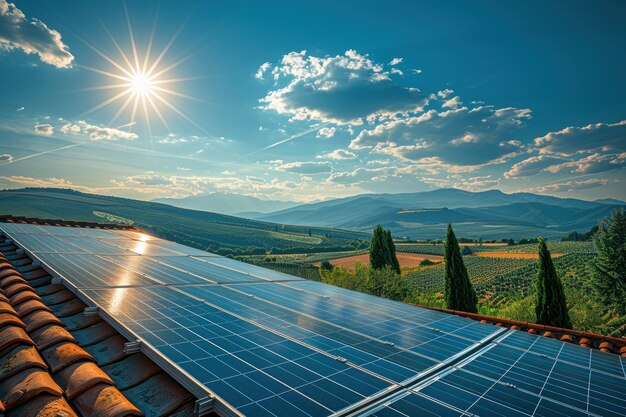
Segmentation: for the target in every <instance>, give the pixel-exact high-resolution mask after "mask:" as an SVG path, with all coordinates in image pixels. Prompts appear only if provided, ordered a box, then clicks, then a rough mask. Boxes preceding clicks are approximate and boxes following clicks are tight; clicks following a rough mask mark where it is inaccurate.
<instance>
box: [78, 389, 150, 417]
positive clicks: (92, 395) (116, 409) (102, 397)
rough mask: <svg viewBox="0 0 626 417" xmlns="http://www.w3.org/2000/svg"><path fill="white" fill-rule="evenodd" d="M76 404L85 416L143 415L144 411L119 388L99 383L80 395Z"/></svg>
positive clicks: (119, 416) (115, 416)
mask: <svg viewBox="0 0 626 417" xmlns="http://www.w3.org/2000/svg"><path fill="white" fill-rule="evenodd" d="M74 405H75V406H76V408H77V409H78V411H79V412H80V413H81V414H82V415H84V416H90V417H126V416H141V415H142V413H141V411H139V409H138V408H137V407H135V406H134V405H133V404H132V403H131V402H130V401H128V399H126V397H125V396H124V394H122V393H121V392H120V391H119V390H118V389H117V388H115V387H113V386H111V385H107V384H98V385H96V386H94V387H91V388H90V389H89V390H87V391H86V392H84V393H83V394H81V395H79V396H78V397H77V398H76V399H75V400H74Z"/></svg>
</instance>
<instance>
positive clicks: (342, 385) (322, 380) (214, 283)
mask: <svg viewBox="0 0 626 417" xmlns="http://www.w3.org/2000/svg"><path fill="white" fill-rule="evenodd" d="M0 228H1V229H2V230H3V231H4V232H5V234H6V235H8V236H9V237H10V238H11V239H13V240H14V241H15V242H16V243H17V244H18V245H19V246H21V247H23V248H24V249H25V250H26V251H27V252H28V253H29V254H30V255H31V256H33V257H34V258H36V259H37V260H39V261H41V262H42V264H43V265H44V267H45V268H47V269H48V270H49V271H50V272H51V273H52V274H54V275H55V276H57V277H59V278H62V280H63V282H64V283H66V285H68V287H70V288H72V289H73V290H74V291H75V292H77V294H78V295H79V296H81V297H82V298H83V299H85V300H86V301H88V302H89V303H91V305H92V306H96V307H99V308H100V309H101V311H102V312H103V313H104V314H105V316H106V317H107V318H112V319H113V322H112V324H113V325H114V326H116V327H117V328H118V330H120V331H122V330H123V332H124V333H125V334H130V335H132V337H133V338H136V339H137V340H138V341H140V342H141V344H142V347H143V349H146V351H147V352H150V353H152V355H151V357H157V358H160V360H162V361H163V362H162V363H161V364H162V365H164V368H166V369H172V367H173V369H175V370H176V371H177V372H176V376H177V377H178V378H179V379H184V381H181V382H185V385H186V386H188V387H189V386H193V387H197V390H196V391H195V393H196V395H199V394H198V393H203V392H204V393H208V394H210V395H212V396H214V397H215V398H216V401H218V402H219V403H220V404H223V405H225V406H226V407H228V408H229V409H230V410H234V411H235V412H237V413H240V414H243V415H248V416H295V417H297V416H329V415H337V416H339V415H371V416H381V417H383V416H384V417H396V416H414V415H422V414H424V415H428V414H430V415H454V416H460V415H468V416H469V415H524V416H534V415H537V416H541V415H615V416H623V415H626V369H625V368H626V363H624V361H623V358H620V357H619V356H617V355H613V354H607V353H602V352H599V351H596V350H588V349H584V348H581V347H578V346H575V345H571V344H565V343H562V342H559V341H556V340H551V339H547V338H542V337H538V336H534V335H530V334H527V333H523V332H518V331H514V330H506V329H504V328H500V327H496V326H491V325H486V324H482V323H479V322H477V321H473V320H469V319H465V318H461V317H458V316H454V315H449V314H445V313H441V312H436V311H432V310H428V309H423V308H419V307H415V306H410V305H407V304H403V303H399V302H394V301H389V300H385V299H382V298H378V297H373V296H370V295H366V294H361V293H357V292H353V291H349V290H344V289H342V288H338V287H333V286H329V285H326V284H322V283H319V282H313V281H306V280H303V279H301V278H298V277H294V276H291V275H287V274H283V273H280V272H275V271H271V270H267V269H263V268H259V267H257V266H253V265H249V264H245V263H242V262H238V261H235V260H232V259H229V258H224V257H221V256H218V255H216V254H211V253H208V252H204V251H200V250H198V249H193V248H189V247H186V246H184V245H180V244H177V243H174V242H169V241H165V240H161V239H158V238H155V237H152V236H148V235H145V234H142V233H139V232H136V231H118V230H100V229H80V228H66V227H54V226H37V225H27V224H24V225H22V224H0ZM165 365H166V366H165Z"/></svg>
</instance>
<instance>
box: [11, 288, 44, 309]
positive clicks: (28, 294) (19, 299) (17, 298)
mask: <svg viewBox="0 0 626 417" xmlns="http://www.w3.org/2000/svg"><path fill="white" fill-rule="evenodd" d="M28 300H39V301H41V297H40V296H38V295H37V294H35V292H34V291H22V292H20V293H17V294H16V295H14V296H13V297H9V301H10V302H11V304H12V305H13V307H15V306H17V305H18V304H21V303H23V302H24V301H28Z"/></svg>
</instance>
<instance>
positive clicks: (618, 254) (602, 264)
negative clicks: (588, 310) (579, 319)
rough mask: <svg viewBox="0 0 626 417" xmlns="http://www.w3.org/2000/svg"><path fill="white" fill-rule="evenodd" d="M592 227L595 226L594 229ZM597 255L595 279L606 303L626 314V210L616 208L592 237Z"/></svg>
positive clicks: (595, 285)
mask: <svg viewBox="0 0 626 417" xmlns="http://www.w3.org/2000/svg"><path fill="white" fill-rule="evenodd" d="M592 230H593V229H592ZM593 243H594V245H595V247H596V250H597V251H598V255H597V256H596V259H595V260H594V263H593V267H594V268H593V269H594V271H593V272H594V273H593V276H592V282H593V285H594V287H595V289H596V290H597V292H598V294H599V295H600V297H602V299H603V301H604V303H605V304H606V305H607V306H608V307H611V308H613V309H615V310H616V311H618V312H619V313H620V314H626V213H624V210H623V209H621V210H615V211H614V212H613V213H612V214H611V216H610V217H608V218H607V219H605V220H602V221H601V222H600V225H599V227H598V229H597V231H596V232H595V235H594V236H593Z"/></svg>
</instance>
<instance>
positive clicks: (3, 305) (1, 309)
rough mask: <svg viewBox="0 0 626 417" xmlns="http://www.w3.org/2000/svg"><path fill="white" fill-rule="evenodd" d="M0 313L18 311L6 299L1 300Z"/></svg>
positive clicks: (14, 312) (16, 313)
mask: <svg viewBox="0 0 626 417" xmlns="http://www.w3.org/2000/svg"><path fill="white" fill-rule="evenodd" d="M0 313H5V314H14V315H16V316H17V315H18V312H17V311H15V309H14V308H13V307H12V306H11V304H9V303H8V302H6V301H0Z"/></svg>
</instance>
